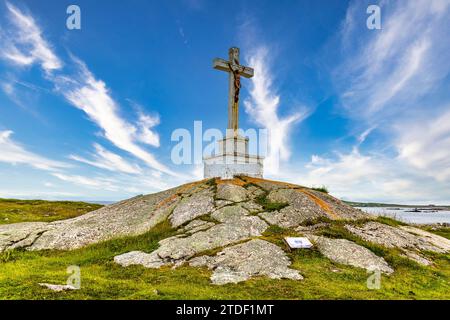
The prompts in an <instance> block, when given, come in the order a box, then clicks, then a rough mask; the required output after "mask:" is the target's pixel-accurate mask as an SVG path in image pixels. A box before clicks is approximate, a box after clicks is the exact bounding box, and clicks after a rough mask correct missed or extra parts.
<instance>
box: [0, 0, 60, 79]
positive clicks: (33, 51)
mask: <svg viewBox="0 0 450 320" xmlns="http://www.w3.org/2000/svg"><path fill="white" fill-rule="evenodd" d="M6 7H7V9H8V12H9V15H10V21H11V22H12V23H13V24H14V25H15V27H16V28H15V29H14V33H13V34H12V36H10V37H8V38H7V41H6V42H4V45H3V46H2V52H1V54H2V56H3V57H4V58H6V59H8V60H10V61H11V62H13V63H15V64H18V65H21V66H27V65H31V64H33V63H35V62H37V63H39V64H40V65H41V67H42V68H43V69H44V70H45V71H46V72H51V71H52V70H55V69H60V68H61V67H62V62H61V60H60V59H59V58H58V57H57V56H56V55H55V53H54V52H53V50H52V49H51V47H50V45H49V43H48V42H47V41H46V40H45V39H44V38H43V37H42V32H41V29H40V28H39V27H38V26H37V24H36V22H35V21H34V19H33V17H32V16H31V15H27V14H24V13H23V12H22V11H20V10H19V9H18V8H17V7H15V6H14V5H12V4H11V3H9V2H6Z"/></svg>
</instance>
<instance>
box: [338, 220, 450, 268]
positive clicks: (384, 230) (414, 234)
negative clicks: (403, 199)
mask: <svg viewBox="0 0 450 320" xmlns="http://www.w3.org/2000/svg"><path fill="white" fill-rule="evenodd" d="M345 228H346V229H347V230H349V231H350V232H351V233H353V234H355V235H357V236H359V237H361V238H362V239H363V240H365V241H369V242H373V243H377V244H379V245H382V246H385V247H388V248H399V249H401V250H402V251H403V252H404V256H405V257H407V258H409V259H411V260H413V261H415V262H417V263H419V264H422V265H431V264H432V262H431V261H430V260H428V259H426V258H424V257H423V256H422V255H420V254H419V253H418V252H420V251H431V252H436V253H446V252H448V251H449V250H450V240H448V239H446V238H444V237H441V236H438V235H435V234H432V233H430V232H427V231H424V230H421V229H417V228H414V227H409V226H402V227H400V228H397V227H392V226H388V225H386V224H383V223H379V222H374V221H371V222H367V223H366V224H364V225H363V226H362V227H358V226H351V225H346V226H345Z"/></svg>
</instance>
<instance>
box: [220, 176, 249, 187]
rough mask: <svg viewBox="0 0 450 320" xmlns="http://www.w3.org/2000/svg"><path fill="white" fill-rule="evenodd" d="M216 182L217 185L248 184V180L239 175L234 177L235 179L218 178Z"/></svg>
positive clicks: (241, 185)
mask: <svg viewBox="0 0 450 320" xmlns="http://www.w3.org/2000/svg"><path fill="white" fill-rule="evenodd" d="M216 184H217V185H219V184H234V185H236V186H240V187H243V186H245V185H246V184H247V182H246V181H244V180H242V179H241V178H238V177H234V178H233V179H220V178H216Z"/></svg>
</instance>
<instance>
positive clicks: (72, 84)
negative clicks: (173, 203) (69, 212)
mask: <svg viewBox="0 0 450 320" xmlns="http://www.w3.org/2000/svg"><path fill="white" fill-rule="evenodd" d="M70 4H76V5H78V6H79V7H80V9H81V30H68V29H67V27H66V19H67V17H68V15H67V14H66V9H67V7H68V6H69V5H70ZM369 4H378V5H379V6H380V8H381V25H382V29H381V30H369V29H368V28H367V27H366V20H367V18H368V16H369V15H368V14H367V13H366V9H367V7H368V5H369ZM449 17H450V2H449V1H447V0H441V1H439V0H434V1H425V0H423V1H422V0H416V1H379V2H373V1H371V2H368V1H342V0H339V1H330V0H327V1H236V2H233V1H232V2H231V3H230V2H229V1H226V2H225V1H224V2H219V1H206V0H205V1H203V0H184V1H143V0H142V1H137V0H135V1H126V2H125V1H95V2H94V1H76V2H73V1H57V2H56V1H44V0H39V1H13V0H11V1H9V2H5V1H3V0H0V26H1V28H0V197H18V198H45V199H84V200H119V199H124V198H128V197H131V196H134V195H136V194H145V193H150V192H155V191H159V190H162V189H166V188H169V187H172V186H176V185H178V184H181V183H183V182H187V181H191V180H197V179H200V178H201V166H198V165H175V164H173V163H172V161H171V150H172V148H173V147H174V145H175V144H176V142H173V141H171V134H172V132H173V131H174V130H175V129H177V128H186V129H188V130H193V125H194V121H196V120H201V121H203V127H204V128H205V129H206V128H220V129H224V128H225V126H226V123H227V118H226V117H227V110H226V107H227V105H226V104H227V85H228V82H227V75H226V74H225V73H223V72H219V71H216V70H214V69H212V59H213V58H215V57H221V58H226V57H227V52H228V48H229V47H231V46H238V47H240V49H241V62H242V63H245V64H246V65H249V66H252V67H254V68H255V77H254V78H252V79H250V80H248V79H244V80H243V89H242V90H241V111H240V125H241V127H243V128H245V129H247V128H270V129H271V143H272V145H276V146H279V152H280V164H279V166H273V165H272V163H271V159H269V160H268V162H266V168H265V176H266V177H268V178H272V179H278V180H284V181H291V182H294V183H297V184H302V185H307V186H320V185H326V186H327V187H328V188H329V189H330V191H331V193H332V194H333V195H335V196H338V197H340V198H344V199H349V200H358V201H387V202H397V203H447V204H448V203H450V90H449V89H450V77H449V71H450V59H449V52H450V41H449V38H448V30H449V28H450V18H449ZM270 157H271V155H269V158H270Z"/></svg>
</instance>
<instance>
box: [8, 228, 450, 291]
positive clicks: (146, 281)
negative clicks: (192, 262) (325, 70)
mask: <svg viewBox="0 0 450 320" xmlns="http://www.w3.org/2000/svg"><path fill="white" fill-rule="evenodd" d="M326 233H327V235H328V236H330V235H331V236H333V235H334V236H336V237H337V236H339V237H341V236H344V237H351V236H350V235H349V234H347V233H346V232H345V230H342V229H341V228H340V226H339V225H335V226H332V227H331V228H330V229H328V231H327V232H326ZM173 234H174V230H172V229H171V227H170V224H169V223H168V222H163V223H161V224H159V225H157V226H156V227H155V228H154V229H153V230H152V231H151V232H148V233H146V234H144V235H141V236H137V237H127V238H122V239H117V240H111V241H106V242H103V243H99V244H95V245H91V246H88V247H85V248H82V249H78V250H74V251H42V252H26V251H11V252H10V253H6V254H5V253H4V254H2V255H1V256H2V260H3V262H1V263H0V298H1V299H449V298H450V285H449V282H448V279H449V277H450V268H449V266H450V263H449V257H448V256H440V255H437V256H435V257H434V258H435V262H436V265H435V266H434V267H429V268H425V267H421V266H418V265H416V264H414V263H410V262H409V260H406V259H403V258H401V257H398V255H397V253H396V252H391V251H390V250H387V249H386V250H381V251H378V252H376V253H377V254H382V255H384V257H385V258H389V256H390V255H391V254H392V255H393V256H394V257H395V259H389V262H390V263H391V265H393V266H394V268H395V273H394V274H393V275H391V276H382V279H381V289H380V290H369V289H368V288H367V287H366V280H367V278H368V276H369V275H370V274H367V273H366V271H365V270H362V269H358V268H352V267H348V266H344V265H340V264H335V263H333V262H331V261H330V260H328V259H326V258H325V257H323V256H322V255H321V254H320V253H319V252H318V251H316V250H314V249H312V250H311V249H309V250H295V251H292V252H288V255H289V257H290V258H291V260H292V268H294V269H298V270H299V271H300V273H301V274H302V275H303V276H304V278H305V279H304V280H303V281H294V280H272V279H267V278H257V279H252V280H250V281H247V282H245V283H239V284H227V285H224V286H214V285H211V284H210V280H209V277H210V274H211V272H210V271H209V270H207V269H204V268H203V269H198V268H191V267H188V266H182V267H180V268H177V269H175V270H173V269H171V268H162V269H158V270H153V269H145V268H143V267H140V266H132V267H127V268H123V267H121V266H119V265H117V264H115V263H114V262H113V257H114V256H115V255H118V254H121V253H124V252H128V251H131V250H143V251H146V252H150V251H152V250H154V249H156V248H157V246H158V244H157V243H158V241H159V240H161V239H163V238H166V237H168V236H171V235H173ZM286 235H295V233H293V231H291V230H289V229H283V228H279V227H273V226H272V227H270V228H269V229H268V230H267V231H266V232H265V233H264V235H263V239H265V240H267V241H271V242H274V243H277V244H278V245H280V246H283V245H284V244H283V240H282V238H283V237H284V236H286ZM371 249H372V250H373V249H374V248H373V247H371ZM5 255H7V256H8V258H6V259H5ZM70 265H78V266H80V269H81V289H80V290H76V291H68V292H63V293H54V292H51V291H50V290H48V289H45V288H42V287H40V286H39V285H38V283H39V282H48V283H56V284H64V283H65V281H66V279H67V277H68V274H66V269H67V267H68V266H70Z"/></svg>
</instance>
